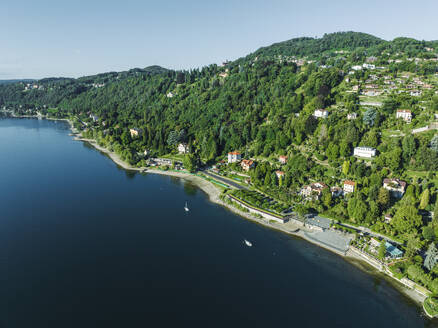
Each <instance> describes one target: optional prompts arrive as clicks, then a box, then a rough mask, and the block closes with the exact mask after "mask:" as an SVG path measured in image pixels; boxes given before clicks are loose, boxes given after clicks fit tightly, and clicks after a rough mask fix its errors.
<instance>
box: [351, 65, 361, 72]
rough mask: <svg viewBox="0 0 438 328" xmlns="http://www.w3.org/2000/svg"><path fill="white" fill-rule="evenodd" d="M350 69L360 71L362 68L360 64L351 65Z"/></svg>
mask: <svg viewBox="0 0 438 328" xmlns="http://www.w3.org/2000/svg"><path fill="white" fill-rule="evenodd" d="M351 69H352V70H353V71H360V70H361V69H362V66H360V65H355V66H353V67H351Z"/></svg>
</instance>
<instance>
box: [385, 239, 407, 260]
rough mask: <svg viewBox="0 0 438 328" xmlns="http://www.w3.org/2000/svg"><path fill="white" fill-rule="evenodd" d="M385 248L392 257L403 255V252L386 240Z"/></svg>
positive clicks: (397, 257) (396, 257)
mask: <svg viewBox="0 0 438 328" xmlns="http://www.w3.org/2000/svg"><path fill="white" fill-rule="evenodd" d="M385 248H386V252H387V253H388V255H389V257H390V258H392V259H399V258H401V257H403V252H402V251H401V250H399V249H398V248H397V247H395V246H394V245H392V244H391V243H388V242H387V241H386V242H385Z"/></svg>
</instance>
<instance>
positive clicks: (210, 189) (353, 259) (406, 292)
mask: <svg viewBox="0 0 438 328" xmlns="http://www.w3.org/2000/svg"><path fill="white" fill-rule="evenodd" d="M74 140H77V141H82V142H87V143H89V144H90V145H92V146H93V147H94V148H95V149H97V150H98V151H100V152H102V153H104V154H106V155H108V157H109V158H110V159H111V160H112V161H113V162H114V163H115V164H117V165H118V166H120V167H122V168H123V169H126V170H131V171H138V172H143V173H152V174H160V175H167V176H173V177H178V178H180V179H184V180H186V181H189V182H191V183H193V184H195V185H196V186H197V187H198V188H199V189H201V190H202V191H204V192H205V194H207V196H208V199H209V200H210V201H211V202H213V203H215V204H218V205H221V206H223V207H225V208H226V209H228V210H230V211H231V212H233V213H234V214H237V215H239V216H241V217H243V218H245V219H247V220H250V221H253V222H255V223H258V224H260V225H263V226H264V227H267V228H270V229H274V230H277V231H280V232H283V233H286V234H288V235H290V236H294V237H298V238H301V239H304V240H305V241H307V242H310V243H312V244H314V245H316V246H318V247H321V248H324V249H326V250H328V251H330V252H332V253H334V254H336V255H339V256H341V257H343V258H344V259H345V260H346V261H347V262H348V263H350V264H351V265H354V266H356V267H358V268H359V269H361V270H362V271H365V272H366V273H368V274H372V275H378V276H380V277H382V278H383V279H385V281H387V282H388V283H389V284H390V285H391V286H392V287H393V288H395V289H397V290H398V291H399V292H400V293H401V294H402V295H403V296H404V297H407V298H409V300H410V301H412V302H413V303H415V304H416V305H417V306H420V307H423V301H424V299H425V297H424V296H422V295H420V294H419V293H417V292H416V291H415V290H413V289H409V288H407V287H405V286H403V285H402V284H400V283H399V282H398V281H396V280H394V279H393V278H392V277H390V276H388V275H387V274H385V273H384V272H381V271H379V270H377V269H376V268H374V267H373V266H372V265H370V264H369V263H368V262H366V261H365V260H364V259H363V258H361V257H360V256H359V255H353V253H352V252H348V251H347V252H346V253H345V254H343V253H342V252H340V251H338V250H336V249H333V248H331V247H329V246H327V245H324V244H321V243H319V242H317V241H315V240H313V239H310V238H308V237H307V236H306V235H305V233H304V229H303V227H301V226H298V225H295V227H296V228H295V230H290V229H286V227H284V226H281V225H280V224H279V223H277V224H275V223H270V222H268V221H266V219H259V218H256V217H254V216H252V215H251V214H249V213H247V212H243V211H241V210H239V209H237V208H235V207H234V206H231V205H229V204H227V203H225V202H224V201H222V200H221V199H220V198H219V195H220V194H221V191H220V190H219V189H218V188H217V187H215V186H214V184H213V183H211V182H209V181H206V180H204V179H202V178H201V177H199V176H195V175H191V174H189V173H186V172H174V171H161V170H158V169H148V168H136V167H133V166H131V165H129V164H128V163H126V162H124V161H123V160H121V159H120V157H119V156H118V155H117V154H115V153H114V152H111V151H109V150H108V149H106V148H104V147H101V146H99V145H98V144H97V143H96V141H95V140H93V139H86V138H82V137H80V136H78V135H76V136H75V137H74ZM309 231H310V230H309Z"/></svg>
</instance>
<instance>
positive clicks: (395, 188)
mask: <svg viewBox="0 0 438 328" xmlns="http://www.w3.org/2000/svg"><path fill="white" fill-rule="evenodd" d="M383 188H385V189H387V190H389V191H390V192H391V194H392V195H393V196H394V197H397V198H401V197H402V196H403V194H404V193H405V191H406V182H405V181H402V180H399V179H389V178H385V179H383Z"/></svg>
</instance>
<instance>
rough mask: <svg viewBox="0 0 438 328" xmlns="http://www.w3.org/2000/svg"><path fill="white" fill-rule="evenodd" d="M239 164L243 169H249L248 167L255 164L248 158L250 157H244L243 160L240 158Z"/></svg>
mask: <svg viewBox="0 0 438 328" xmlns="http://www.w3.org/2000/svg"><path fill="white" fill-rule="evenodd" d="M240 166H241V167H242V169H243V170H244V171H247V172H248V171H249V170H250V169H252V168H253V167H254V166H255V164H254V161H252V160H250V159H244V160H242V162H241V163H240Z"/></svg>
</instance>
